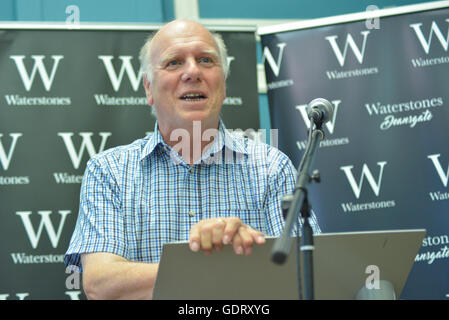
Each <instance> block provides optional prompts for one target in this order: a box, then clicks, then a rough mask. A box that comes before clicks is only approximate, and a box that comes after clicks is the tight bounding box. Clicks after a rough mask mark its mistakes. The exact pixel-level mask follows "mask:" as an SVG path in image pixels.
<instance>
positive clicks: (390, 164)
mask: <svg viewBox="0 0 449 320" xmlns="http://www.w3.org/2000/svg"><path fill="white" fill-rule="evenodd" d="M430 5H431V6H430ZM369 14H370V15H368V13H366V14H365V13H361V14H353V15H346V16H341V17H332V18H329V19H319V20H317V21H316V23H315V22H314V21H310V22H305V23H302V22H301V23H297V24H289V25H283V26H282V25H281V26H276V28H273V27H271V28H270V27H266V28H262V29H260V30H259V34H260V35H261V37H262V45H263V54H264V56H263V58H264V61H265V71H266V77H267V87H268V99H269V107H270V116H271V126H272V128H273V129H279V136H278V138H279V148H280V149H281V150H282V151H284V152H285V153H287V154H288V155H289V156H290V157H291V159H292V161H293V163H294V164H295V165H296V166H297V165H298V164H299V162H300V159H301V157H302V155H303V153H304V150H305V146H306V143H307V128H308V126H309V125H310V122H309V120H308V117H307V112H306V106H307V104H308V103H309V102H310V101H311V100H313V99H314V98H318V97H321V98H325V99H327V100H329V101H330V102H331V103H332V104H333V105H334V114H333V118H332V119H331V121H329V122H328V123H326V124H325V128H324V131H325V134H326V137H325V140H323V141H322V142H321V144H320V148H319V149H318V151H317V154H316V158H315V161H314V168H313V169H315V168H316V169H318V170H319V171H320V173H321V183H320V184H312V185H310V189H309V198H310V200H311V203H312V207H313V210H314V212H315V214H316V215H317V217H318V219H319V222H320V226H321V229H322V230H323V232H343V231H368V230H388V229H426V230H427V233H426V236H425V239H424V241H423V242H422V245H421V248H420V250H419V253H418V254H417V256H416V258H415V262H414V265H413V268H412V270H411V273H410V275H409V278H408V280H407V283H406V285H405V287H404V289H403V292H402V295H401V296H400V298H401V299H448V298H449V272H448V270H449V249H448V246H449V186H448V181H449V129H448V124H449V85H448V84H449V51H448V50H449V2H448V1H442V2H435V3H431V4H429V6H427V5H416V6H407V7H401V8H397V9H389V10H379V11H378V12H377V14H378V16H377V18H376V17H374V18H373V12H370V13H369ZM340 18H341V19H340ZM380 272H382V271H380Z"/></svg>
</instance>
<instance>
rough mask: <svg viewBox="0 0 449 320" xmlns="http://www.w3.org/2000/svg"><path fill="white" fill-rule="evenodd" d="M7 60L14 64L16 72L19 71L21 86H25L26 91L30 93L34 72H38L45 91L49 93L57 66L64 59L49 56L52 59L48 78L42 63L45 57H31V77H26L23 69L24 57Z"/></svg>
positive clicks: (13, 57) (25, 71) (11, 57)
mask: <svg viewBox="0 0 449 320" xmlns="http://www.w3.org/2000/svg"><path fill="white" fill-rule="evenodd" d="M9 58H10V59H13V60H14V62H15V63H16V66H17V70H18V71H19V74H20V77H21V78H22V81H23V85H24V86H25V90H26V91H30V89H31V86H32V85H33V81H34V77H35V76H36V72H39V75H40V76H41V79H42V82H43V84H44V87H45V90H47V91H50V89H51V86H52V83H53V80H54V78H55V74H56V69H57V68H58V65H59V61H60V60H61V59H62V58H64V56H51V58H52V59H53V67H52V69H51V73H50V76H48V73H47V69H46V68H45V65H44V62H43V60H44V59H45V56H31V58H33V60H34V65H33V69H32V70H31V75H28V72H27V70H26V69H25V64H24V63H23V59H24V58H25V56H9Z"/></svg>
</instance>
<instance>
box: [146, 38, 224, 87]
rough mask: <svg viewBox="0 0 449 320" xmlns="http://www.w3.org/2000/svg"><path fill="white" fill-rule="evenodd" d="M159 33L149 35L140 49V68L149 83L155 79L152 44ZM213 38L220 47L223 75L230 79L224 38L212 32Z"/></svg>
mask: <svg viewBox="0 0 449 320" xmlns="http://www.w3.org/2000/svg"><path fill="white" fill-rule="evenodd" d="M156 33H157V32H153V33H152V34H150V35H149V37H148V38H147V40H146V41H145V44H144V45H143V46H142V48H141V49H140V54H139V59H140V68H141V70H142V73H143V75H144V76H145V77H146V78H147V80H148V81H149V82H151V80H152V79H153V64H152V61H151V54H150V53H151V43H152V41H153V38H154V36H155V35H156ZM211 35H212V37H214V40H215V43H216V44H217V47H218V53H219V55H220V61H221V67H222V68H223V73H224V75H225V79H226V78H227V77H228V73H229V70H228V51H227V49H226V45H225V43H224V41H223V38H222V36H221V35H220V34H218V33H216V32H211Z"/></svg>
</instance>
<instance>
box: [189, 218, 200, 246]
mask: <svg viewBox="0 0 449 320" xmlns="http://www.w3.org/2000/svg"><path fill="white" fill-rule="evenodd" d="M189 246H190V250H192V251H194V252H197V251H198V250H200V231H199V225H198V224H196V225H194V226H193V227H192V228H191V229H190V233H189Z"/></svg>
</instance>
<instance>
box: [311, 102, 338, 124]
mask: <svg viewBox="0 0 449 320" xmlns="http://www.w3.org/2000/svg"><path fill="white" fill-rule="evenodd" d="M333 113H334V106H333V105H332V103H330V102H329V101H327V100H326V99H323V98H316V99H313V100H312V101H310V103H309V104H308V106H307V114H308V116H309V118H310V119H314V120H315V121H318V122H321V123H326V122H328V121H329V120H330V119H331V118H332V115H333Z"/></svg>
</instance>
